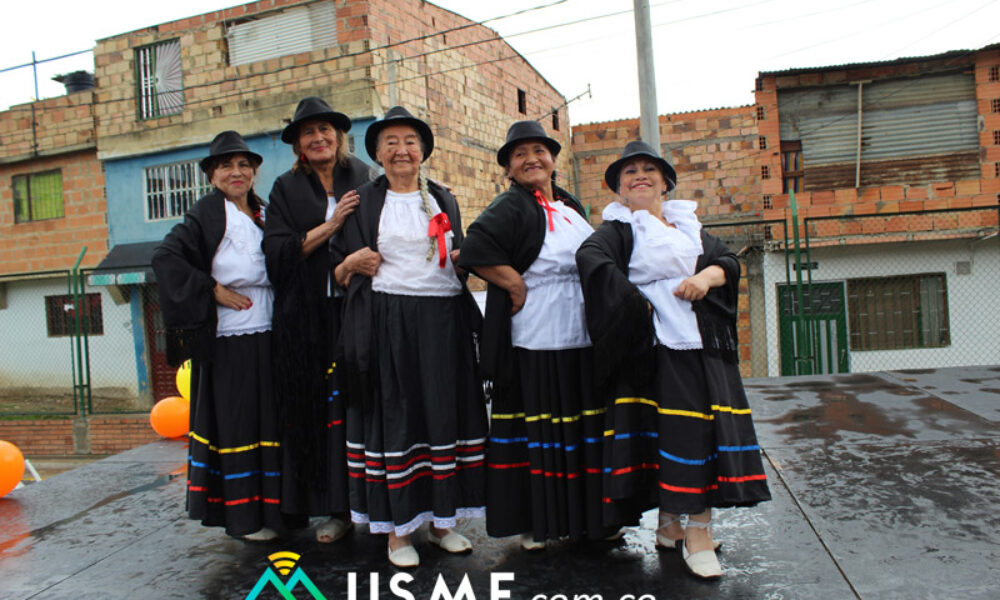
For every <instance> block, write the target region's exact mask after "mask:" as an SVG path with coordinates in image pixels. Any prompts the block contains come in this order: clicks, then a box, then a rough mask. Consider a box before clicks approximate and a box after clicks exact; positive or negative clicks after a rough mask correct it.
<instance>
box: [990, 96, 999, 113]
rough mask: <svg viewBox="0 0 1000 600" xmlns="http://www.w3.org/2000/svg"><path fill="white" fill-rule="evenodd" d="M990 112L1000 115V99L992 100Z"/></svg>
mask: <svg viewBox="0 0 1000 600" xmlns="http://www.w3.org/2000/svg"><path fill="white" fill-rule="evenodd" d="M990 111H991V112H995V113H1000V98H992V99H991V100H990Z"/></svg>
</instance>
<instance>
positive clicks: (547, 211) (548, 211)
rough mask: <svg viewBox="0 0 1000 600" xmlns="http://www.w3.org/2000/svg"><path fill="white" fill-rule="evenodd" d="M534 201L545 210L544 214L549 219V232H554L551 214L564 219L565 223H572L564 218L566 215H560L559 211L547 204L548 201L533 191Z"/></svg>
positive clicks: (536, 191)
mask: <svg viewBox="0 0 1000 600" xmlns="http://www.w3.org/2000/svg"><path fill="white" fill-rule="evenodd" d="M535 199H536V200H538V203H539V204H541V205H542V208H543V209H545V214H546V215H547V216H548V218H549V231H555V230H556V226H555V223H553V222H552V213H555V214H557V215H559V216H560V217H562V218H564V219H566V222H567V223H572V221H570V220H569V218H567V217H566V215H564V214H562V213H560V212H559V209H557V208H555V207H554V206H552V205H551V204H549V201H548V200H547V199H546V198H545V196H543V195H542V193H541V192H540V191H538V190H535Z"/></svg>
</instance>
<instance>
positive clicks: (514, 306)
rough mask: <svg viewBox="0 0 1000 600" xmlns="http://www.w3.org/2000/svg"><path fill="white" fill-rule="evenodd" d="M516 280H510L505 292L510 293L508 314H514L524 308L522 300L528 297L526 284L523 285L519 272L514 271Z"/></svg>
mask: <svg viewBox="0 0 1000 600" xmlns="http://www.w3.org/2000/svg"><path fill="white" fill-rule="evenodd" d="M515 274H516V275H517V280H516V281H512V282H511V285H510V287H509V288H508V289H507V293H508V294H510V304H511V307H510V314H511V316H513V315H516V314H517V313H518V312H520V311H521V309H522V308H524V301H525V300H527V299H528V286H526V285H524V278H522V277H521V274H520V273H515Z"/></svg>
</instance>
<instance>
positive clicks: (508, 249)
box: [458, 194, 526, 271]
mask: <svg viewBox="0 0 1000 600" xmlns="http://www.w3.org/2000/svg"><path fill="white" fill-rule="evenodd" d="M512 199H513V198H512V197H511V196H508V195H505V194H501V195H500V196H497V198H496V199H495V200H494V201H493V202H492V203H491V204H490V205H489V206H488V207H486V210H484V211H483V212H482V213H481V214H480V215H479V217H478V218H477V219H476V220H475V221H473V223H472V224H471V225H469V230H468V231H467V232H466V234H465V239H464V240H463V242H462V252H461V254H460V255H459V257H458V264H459V266H460V267H462V268H463V269H466V270H469V271H475V270H476V267H489V266H494V265H511V266H514V265H515V256H514V254H515V252H516V247H517V237H518V235H522V236H523V235H525V231H526V230H525V223H524V221H525V219H524V214H523V212H522V211H519V210H517V209H516V207H515V206H514V203H513V202H512V201H511V200H512Z"/></svg>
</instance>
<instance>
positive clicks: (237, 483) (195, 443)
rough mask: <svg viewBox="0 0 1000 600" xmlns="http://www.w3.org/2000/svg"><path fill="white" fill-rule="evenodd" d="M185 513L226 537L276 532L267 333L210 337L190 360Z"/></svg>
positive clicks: (277, 484)
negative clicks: (200, 357)
mask: <svg viewBox="0 0 1000 600" xmlns="http://www.w3.org/2000/svg"><path fill="white" fill-rule="evenodd" d="M191 390H192V394H191V417H190V418H191V431H190V433H189V434H188V437H189V438H190V449H189V456H188V488H187V511H188V515H189V516H190V517H191V518H192V519H199V520H201V522H202V524H203V525H208V526H218V527H225V528H226V533H228V534H229V535H234V536H239V535H246V534H248V533H253V532H255V531H258V530H260V529H261V528H263V527H270V528H271V529H276V530H280V529H281V528H283V527H284V526H285V525H286V523H285V519H284V517H283V516H282V514H281V511H280V497H281V444H280V442H279V431H278V418H277V406H276V404H275V399H274V393H273V387H272V381H271V334H270V332H267V333H256V334H251V335H239V336H230V337H220V338H216V340H215V348H214V354H213V361H212V362H211V363H210V364H198V363H194V364H193V365H192V373H191Z"/></svg>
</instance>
